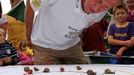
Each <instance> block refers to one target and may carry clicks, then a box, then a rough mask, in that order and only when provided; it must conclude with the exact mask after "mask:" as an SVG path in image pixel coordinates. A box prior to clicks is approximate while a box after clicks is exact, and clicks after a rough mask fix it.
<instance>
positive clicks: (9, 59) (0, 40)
mask: <svg viewBox="0 0 134 75" xmlns="http://www.w3.org/2000/svg"><path fill="white" fill-rule="evenodd" d="M5 36H6V33H5V31H4V30H3V29H1V28H0V65H12V64H17V63H18V57H17V52H16V49H15V48H14V47H13V46H12V44H10V43H8V41H6V40H5Z"/></svg>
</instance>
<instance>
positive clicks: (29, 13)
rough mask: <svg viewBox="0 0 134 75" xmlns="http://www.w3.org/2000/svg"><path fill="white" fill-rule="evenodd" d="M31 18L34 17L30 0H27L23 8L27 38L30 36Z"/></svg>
mask: <svg viewBox="0 0 134 75" xmlns="http://www.w3.org/2000/svg"><path fill="white" fill-rule="evenodd" d="M33 19H34V11H33V9H32V8H31V5H30V0H27V3H26V9H25V24H26V36H27V39H30V38H31V32H32V25H33Z"/></svg>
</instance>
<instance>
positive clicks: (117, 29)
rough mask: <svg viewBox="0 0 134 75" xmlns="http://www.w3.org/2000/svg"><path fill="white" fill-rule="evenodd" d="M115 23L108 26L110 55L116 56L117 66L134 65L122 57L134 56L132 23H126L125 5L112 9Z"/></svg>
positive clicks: (130, 60)
mask: <svg viewBox="0 0 134 75" xmlns="http://www.w3.org/2000/svg"><path fill="white" fill-rule="evenodd" d="M113 15H114V18H115V20H116V23H115V24H113V25H110V28H109V32H108V42H109V44H110V45H111V53H113V54H115V55H116V58H117V59H118V63H119V64H134V59H129V58H122V56H134V42H133V41H134V23H133V22H127V20H126V19H127V17H128V9H127V8H126V7H125V5H118V6H116V7H115V8H114V9H113Z"/></svg>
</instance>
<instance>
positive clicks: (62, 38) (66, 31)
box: [31, 0, 106, 50]
mask: <svg viewBox="0 0 134 75" xmlns="http://www.w3.org/2000/svg"><path fill="white" fill-rule="evenodd" d="M39 3H40V5H39V6H34V3H32V1H31V6H32V7H33V9H34V10H35V11H37V10H39V13H38V15H37V17H36V19H35V22H34V25H33V30H32V35H31V39H32V43H33V44H35V45H38V46H41V47H45V48H52V49H55V50H63V49H67V48H70V47H72V46H74V45H76V44H77V43H78V42H79V41H80V38H79V34H80V32H81V31H82V29H83V28H85V27H87V25H88V23H90V25H92V24H93V23H94V22H97V21H100V20H101V18H102V17H103V16H104V15H105V14H106V11H104V12H100V13H95V14H89V15H87V14H86V13H85V12H83V10H82V8H81V0H40V1H39Z"/></svg>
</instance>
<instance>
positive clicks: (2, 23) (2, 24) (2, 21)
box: [0, 2, 8, 32]
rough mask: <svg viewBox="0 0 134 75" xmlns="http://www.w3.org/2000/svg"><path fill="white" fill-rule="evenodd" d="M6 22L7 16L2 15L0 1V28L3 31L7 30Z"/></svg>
mask: <svg viewBox="0 0 134 75" xmlns="http://www.w3.org/2000/svg"><path fill="white" fill-rule="evenodd" d="M7 24H8V22H7V17H6V16H5V15H2V6H1V2H0V28H2V29H4V31H5V32H7Z"/></svg>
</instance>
